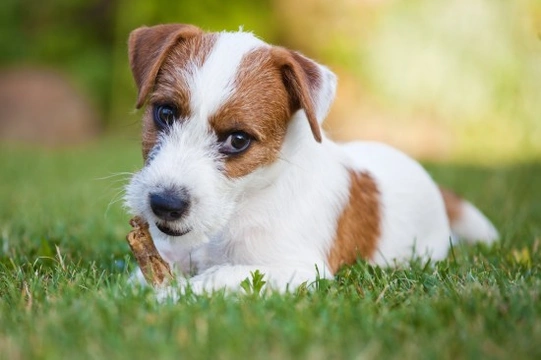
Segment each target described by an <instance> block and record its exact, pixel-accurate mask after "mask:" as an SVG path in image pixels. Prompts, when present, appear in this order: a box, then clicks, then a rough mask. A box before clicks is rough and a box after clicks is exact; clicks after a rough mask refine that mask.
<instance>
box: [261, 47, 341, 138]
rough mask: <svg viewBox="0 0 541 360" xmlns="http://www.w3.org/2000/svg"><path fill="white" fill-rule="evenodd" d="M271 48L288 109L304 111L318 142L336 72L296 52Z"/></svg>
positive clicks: (333, 90) (332, 95) (332, 93)
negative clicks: (289, 104) (288, 99)
mask: <svg viewBox="0 0 541 360" xmlns="http://www.w3.org/2000/svg"><path fill="white" fill-rule="evenodd" d="M272 51H273V57H274V60H275V62H276V64H277V65H278V67H279V68H280V71H281V73H282V78H283V81H284V84H285V87H286V89H287V91H288V93H289V97H290V101H291V106H292V110H293V111H297V110H299V109H303V110H304V112H305V114H306V117H307V118H308V123H309V124H310V129H311V130H312V134H313V135H314V138H315V139H316V141H317V142H321V123H322V122H323V120H325V117H326V116H327V113H328V112H329V109H330V107H331V104H332V102H333V100H334V95H335V92H336V75H334V73H333V72H332V71H330V70H329V69H328V68H326V67H325V66H323V65H320V64H318V63H316V62H315V61H312V60H310V59H308V58H307V57H305V56H303V55H301V54H300V53H298V52H295V51H291V50H287V49H285V48H282V47H274V48H273V49H272Z"/></svg>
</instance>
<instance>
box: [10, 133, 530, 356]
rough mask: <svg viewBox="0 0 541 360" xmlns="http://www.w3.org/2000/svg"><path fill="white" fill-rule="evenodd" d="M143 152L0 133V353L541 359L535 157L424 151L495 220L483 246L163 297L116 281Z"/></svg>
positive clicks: (127, 262) (124, 145) (116, 144)
mask: <svg viewBox="0 0 541 360" xmlns="http://www.w3.org/2000/svg"><path fill="white" fill-rule="evenodd" d="M140 164H141V160H140V153H139V148H138V141H137V140H136V139H133V140H116V139H112V138H109V139H106V140H102V141H100V142H97V143H95V144H93V145H88V146H85V147H81V148H78V149H75V150H69V151H68V150H65V151H61V150H56V151H43V150H38V149H34V150H32V149H21V148H19V147H12V146H6V145H0V169H1V173H0V200H1V203H0V236H1V248H0V358H6V359H35V358H54V359H60V358H66V359H67V358H77V359H78V358H82V359H85V358H92V359H108V358H130V359H161V358H186V359H192V358H194V359H199V358H206V359H209V358H221V359H248V358H265V359H266V358H272V359H300V358H307V359H348V358H362V359H365V358H366V359H379V358H400V359H404V358H412V359H417V358H434V359H461V358H471V359H478V358H495V359H507V358H515V359H522V358H531V359H534V358H535V359H539V358H541V347H540V346H539V343H540V342H541V302H540V299H539V296H540V290H541V255H540V250H539V246H540V240H541V186H540V181H541V163H537V164H521V165H514V166H506V167H501V168H481V167H475V166H459V165H452V164H437V165H434V164H431V165H428V168H429V170H430V171H431V173H432V174H433V176H434V177H435V178H436V179H437V181H438V182H440V183H441V184H444V185H446V186H448V187H451V188H453V189H455V190H457V191H458V192H459V193H461V194H463V195H465V196H466V197H467V198H469V199H471V200H472V201H473V202H474V203H475V204H477V205H478V206H479V207H480V208H482V209H483V210H484V211H485V212H486V213H487V214H488V215H489V217H490V218H491V219H493V220H494V222H495V223H496V224H497V227H498V228H499V230H500V231H501V234H502V241H501V242H500V243H499V244H497V245H496V246H494V247H492V248H487V247H484V246H473V247H466V246H458V247H455V248H454V250H453V253H452V254H450V255H449V258H448V259H447V260H446V261H443V262H441V263H438V264H419V263H413V264H412V266H411V268H407V269H395V270H389V269H388V270H383V269H380V268H374V267H371V266H368V265H366V264H363V263H359V264H358V265H356V266H353V267H350V268H346V269H344V270H343V271H342V272H341V273H340V274H339V275H338V276H337V281H335V282H325V281H320V282H319V283H317V284H316V285H317V289H316V290H314V291H311V292H308V291H305V290H299V291H298V292H297V293H295V294H288V295H279V294H266V295H263V296H256V295H244V296H236V297H234V296H231V297H227V296H224V295H223V294H215V295H214V296H208V297H206V296H205V297H198V296H193V295H191V296H187V297H185V298H183V299H181V300H180V302H179V303H177V304H172V303H167V304H162V305H159V304H157V303H156V301H155V300H154V298H153V296H152V292H151V291H150V290H148V289H139V288H131V287H129V286H128V285H127V284H126V280H127V278H128V275H129V272H130V271H131V269H133V267H134V263H133V258H131V256H130V254H129V249H128V246H127V244H126V243H125V240H124V237H125V234H126V233H127V232H128V231H129V225H128V224H127V221H128V218H129V217H128V215H127V214H125V212H124V211H123V209H122V201H121V193H120V191H121V189H122V186H123V184H124V183H125V181H126V179H127V176H128V175H118V176H117V175H115V174H117V173H123V172H131V171H135V170H136V169H137V168H138V167H139V166H140ZM115 200H118V201H116V202H115Z"/></svg>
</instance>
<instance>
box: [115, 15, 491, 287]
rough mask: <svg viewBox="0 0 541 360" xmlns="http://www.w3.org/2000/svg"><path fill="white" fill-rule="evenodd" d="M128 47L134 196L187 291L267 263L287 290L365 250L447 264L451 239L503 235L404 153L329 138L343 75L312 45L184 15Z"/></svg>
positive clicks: (146, 30)
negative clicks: (137, 117) (139, 156)
mask: <svg viewBox="0 0 541 360" xmlns="http://www.w3.org/2000/svg"><path fill="white" fill-rule="evenodd" d="M128 47H129V60H130V67H131V70H132V74H133V78H134V80H135V84H136V86H137V90H138V95H137V103H136V108H138V109H139V108H141V107H143V106H145V105H146V110H145V112H144V115H143V124H142V132H143V134H142V153H143V158H144V167H143V168H142V170H140V171H139V172H137V173H135V174H134V175H133V177H132V178H131V180H130V182H129V184H128V185H127V187H126V195H125V201H126V204H127V207H128V209H129V211H130V212H131V213H132V214H133V215H137V216H139V217H141V218H142V219H144V220H146V221H147V222H148V223H149V226H150V233H151V235H152V237H153V239H154V242H155V245H156V247H157V249H158V251H159V253H160V254H161V255H162V257H163V258H164V259H165V260H166V261H167V262H168V263H169V264H170V265H171V266H172V267H173V268H174V269H175V273H176V274H178V279H179V282H180V285H181V287H182V286H184V285H188V284H189V286H190V287H191V289H192V290H193V291H194V292H196V293H204V292H210V291H214V290H219V289H224V288H225V289H227V290H231V291H235V290H239V289H240V284H241V282H242V281H243V280H245V279H246V278H250V277H251V274H253V273H255V271H259V272H260V273H261V274H264V279H265V281H266V285H265V286H266V287H268V288H270V289H275V290H278V291H288V290H292V289H295V288H296V287H298V286H300V285H302V284H310V283H312V282H313V281H314V280H315V279H316V278H317V277H320V278H332V277H333V276H334V275H335V274H336V272H337V271H338V270H339V269H340V268H341V267H342V266H344V265H348V264H353V263H355V262H356V261H358V260H359V259H363V260H365V261H367V262H369V263H371V264H375V265H381V266H389V265H394V264H399V263H404V262H406V263H407V261H409V260H410V259H412V258H421V259H431V260H434V261H437V260H441V259H443V258H445V257H446V255H447V252H448V249H449V247H450V244H451V243H452V241H453V239H457V238H460V239H462V240H465V241H470V242H473V241H482V242H485V243H492V242H493V241H495V240H496V239H497V238H498V232H497V230H496V229H495V227H494V226H493V225H492V223H491V222H490V221H489V220H488V219H487V218H486V217H485V216H484V215H483V214H482V213H481V212H480V211H479V210H478V209H477V208H475V207H474V206H473V205H472V204H471V203H469V202H468V201H466V200H464V199H461V198H460V197H458V196H457V195H455V194H454V193H452V192H451V191H449V190H445V189H443V188H440V187H439V186H438V185H437V184H436V183H435V182H434V181H433V180H432V179H431V177H430V176H429V175H428V173H427V172H426V171H425V170H424V169H423V168H422V166H421V165H420V164H419V163H418V162H416V161H415V160H413V159H411V158H410V157H408V156H407V155H405V154H403V153H401V152H400V151H398V150H396V149H394V148H392V147H390V146H387V145H384V144H381V143H376V142H351V143H345V144H339V143H335V142H333V141H331V140H330V139H329V138H328V137H327V136H326V135H325V133H324V132H323V131H322V129H321V123H322V122H323V120H324V119H325V117H326V115H327V113H328V111H329V108H330V106H331V104H332V102H333V99H334V96H335V90H336V83H337V79H336V76H335V75H334V73H333V72H332V71H330V70H329V69H328V68H327V67H325V66H323V65H320V64H318V63H316V62H315V61H313V60H311V59H309V58H307V57H305V56H304V55H302V54H301V53H299V52H296V51H291V50H288V49H286V48H283V47H279V46H272V45H269V44H267V43H265V42H263V41H262V40H260V39H259V38H257V37H256V36H254V35H253V34H251V33H248V32H243V31H238V32H217V33H213V32H204V31H203V30H201V29H200V28H198V27H196V26H193V25H184V24H167V25H157V26H152V27H141V28H138V29H136V30H134V31H133V32H132V33H131V34H130V37H129V42H128Z"/></svg>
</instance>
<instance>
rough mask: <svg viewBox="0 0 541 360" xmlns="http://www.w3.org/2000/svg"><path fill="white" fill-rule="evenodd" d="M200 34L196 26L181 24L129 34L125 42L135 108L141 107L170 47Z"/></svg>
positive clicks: (161, 26)
mask: <svg viewBox="0 0 541 360" xmlns="http://www.w3.org/2000/svg"><path fill="white" fill-rule="evenodd" d="M202 33H203V32H202V31H201V29H199V28H198V27H196V26H193V25H184V24H167V25H156V26H152V27H141V28H138V29H135V30H134V31H132V32H131V34H130V37H129V40H128V50H129V59H130V67H131V70H132V74H133V78H134V80H135V83H136V85H137V89H138V90H139V91H138V96H137V104H136V108H140V107H141V106H143V104H144V102H145V100H146V98H147V96H148V94H149V92H150V91H152V89H153V87H154V82H155V80H156V76H157V74H158V71H159V70H160V67H161V65H162V63H163V61H164V59H165V58H166V57H167V55H168V53H169V51H170V49H171V48H173V47H174V46H175V45H177V44H178V43H179V42H181V41H182V40H186V39H189V38H192V37H195V36H197V35H201V34H202Z"/></svg>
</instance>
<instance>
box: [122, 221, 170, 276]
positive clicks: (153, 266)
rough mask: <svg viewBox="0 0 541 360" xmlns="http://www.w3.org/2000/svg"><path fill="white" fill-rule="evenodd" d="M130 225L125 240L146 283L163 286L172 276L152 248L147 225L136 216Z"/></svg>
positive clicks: (152, 244) (156, 251) (168, 268)
mask: <svg viewBox="0 0 541 360" xmlns="http://www.w3.org/2000/svg"><path fill="white" fill-rule="evenodd" d="M130 225H131V226H132V227H133V230H132V231H130V232H129V233H128V235H127V236H126V240H127V241H128V244H129V245H130V248H131V251H132V252H133V255H134V256H135V259H136V260H137V263H138V264H139V267H140V268H141V271H142V272H143V275H144V276H145V279H146V281H147V282H148V283H149V284H152V285H153V286H162V285H165V284H166V283H167V282H168V281H169V280H170V279H171V278H172V277H173V274H172V272H171V268H170V267H169V264H168V263H167V262H165V260H163V258H162V257H161V256H160V253H158V250H157V249H156V246H154V242H153V241H152V237H151V236H150V232H149V231H148V223H146V222H144V221H142V219H141V218H139V217H137V216H136V217H134V218H133V219H131V220H130Z"/></svg>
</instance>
